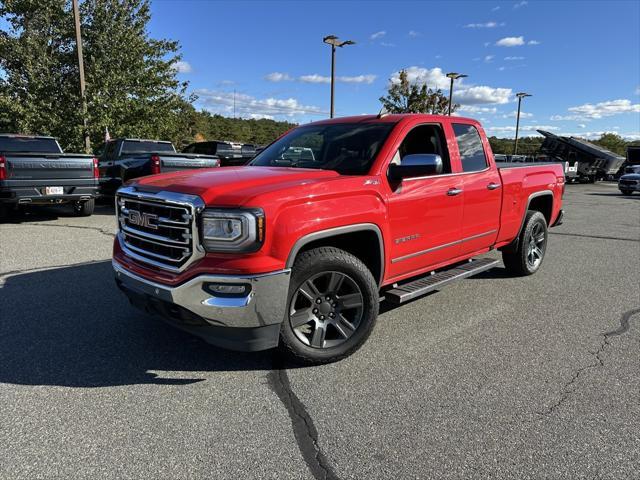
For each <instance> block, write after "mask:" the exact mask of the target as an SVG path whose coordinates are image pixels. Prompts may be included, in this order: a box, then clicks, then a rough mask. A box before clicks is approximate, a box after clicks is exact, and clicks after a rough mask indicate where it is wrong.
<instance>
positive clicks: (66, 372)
mask: <svg viewBox="0 0 640 480" xmlns="http://www.w3.org/2000/svg"><path fill="white" fill-rule="evenodd" d="M1 282H2V281H1V280H0V312H2V320H1V321H0V383H3V382H4V383H14V384H21V385H57V386H67V387H106V386H116V385H131V384H164V385H183V384H190V383H195V382H199V381H203V380H204V378H203V375H202V374H200V375H198V374H195V372H211V371H237V370H270V369H271V368H272V365H273V358H272V357H273V354H272V353H271V352H261V353H252V354H243V353H238V352H230V351H226V350H221V349H217V348H215V347H212V346H210V345H208V344H205V343H204V342H202V341H200V340H199V339H197V338H195V337H192V336H190V335H187V334H186V333H183V332H181V331H179V330H176V329H174V328H172V327H170V326H168V325H165V324H164V323H162V322H161V321H157V320H155V319H153V318H151V317H149V316H147V315H145V314H144V313H141V312H139V311H137V310H135V309H134V308H133V307H131V306H130V305H129V303H128V301H127V300H126V299H125V297H124V296H123V295H121V294H120V292H119V291H118V290H117V288H116V286H115V283H114V280H113V274H112V269H111V264H110V262H109V261H101V262H95V263H88V264H82V265H78V266H70V267H65V268H57V269H52V270H45V271H37V272H25V273H17V274H14V275H11V276H8V277H7V278H5V279H4V284H2V283H1ZM154 372H158V374H156V373H154ZM167 377H170V378H167Z"/></svg>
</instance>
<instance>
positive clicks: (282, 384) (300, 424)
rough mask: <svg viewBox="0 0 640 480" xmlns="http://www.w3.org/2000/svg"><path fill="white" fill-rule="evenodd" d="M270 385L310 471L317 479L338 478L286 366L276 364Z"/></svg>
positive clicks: (270, 375) (270, 378)
mask: <svg viewBox="0 0 640 480" xmlns="http://www.w3.org/2000/svg"><path fill="white" fill-rule="evenodd" d="M268 380H269V386H270V387H271V389H272V390H273V391H274V392H275V393H276V395H277V396H278V398H279V399H280V401H281V402H282V404H283V405H284V406H285V408H286V409H287V412H288V413H289V417H290V418H291V425H292V427H293V434H294V436H295V439H296V443H297V444H298V448H299V449H300V453H301V454H302V458H303V459H304V461H305V463H306V464H307V467H308V468H309V471H310V472H311V474H312V475H313V477H314V478H315V479H317V480H337V479H338V476H337V475H336V473H335V472H334V471H333V468H332V467H331V465H330V462H329V460H328V459H327V457H326V456H325V455H324V453H322V449H321V448H320V445H319V444H318V431H317V430H316V427H315V425H314V423H313V419H312V418H311V416H310V415H309V412H307V409H306V407H305V406H304V404H303V403H302V402H301V401H300V399H299V398H298V396H297V395H296V394H295V392H294V391H293V390H292V388H291V382H290V381H289V376H288V375H287V371H286V369H285V368H283V367H281V366H279V365H276V366H274V369H273V370H272V371H271V372H269V375H268Z"/></svg>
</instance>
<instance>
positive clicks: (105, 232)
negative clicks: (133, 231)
mask: <svg viewBox="0 0 640 480" xmlns="http://www.w3.org/2000/svg"><path fill="white" fill-rule="evenodd" d="M32 225H33V226H36V227H66V228H77V229H80V230H93V231H95V232H98V233H101V234H102V235H106V236H107V237H110V238H114V237H115V236H116V234H115V233H114V232H113V231H110V230H107V229H105V228H100V227H88V226H86V225H68V224H66V223H62V224H60V223H56V224H51V223H29V226H32Z"/></svg>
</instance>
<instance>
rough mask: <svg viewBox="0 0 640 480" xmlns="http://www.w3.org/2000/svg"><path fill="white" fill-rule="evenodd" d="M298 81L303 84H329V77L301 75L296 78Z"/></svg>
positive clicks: (315, 74)
mask: <svg viewBox="0 0 640 480" xmlns="http://www.w3.org/2000/svg"><path fill="white" fill-rule="evenodd" d="M298 80H300V81H301V82H304V83H331V77H325V76H324V75H318V74H317V73H314V74H313V75H302V76H300V77H298Z"/></svg>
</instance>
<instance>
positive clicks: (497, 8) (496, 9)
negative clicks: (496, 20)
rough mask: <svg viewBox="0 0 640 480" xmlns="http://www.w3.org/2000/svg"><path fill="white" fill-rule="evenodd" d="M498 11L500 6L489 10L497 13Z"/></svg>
mask: <svg viewBox="0 0 640 480" xmlns="http://www.w3.org/2000/svg"><path fill="white" fill-rule="evenodd" d="M498 10H500V5H496V6H495V7H493V8H492V9H491V11H492V12H497V11H498Z"/></svg>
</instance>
